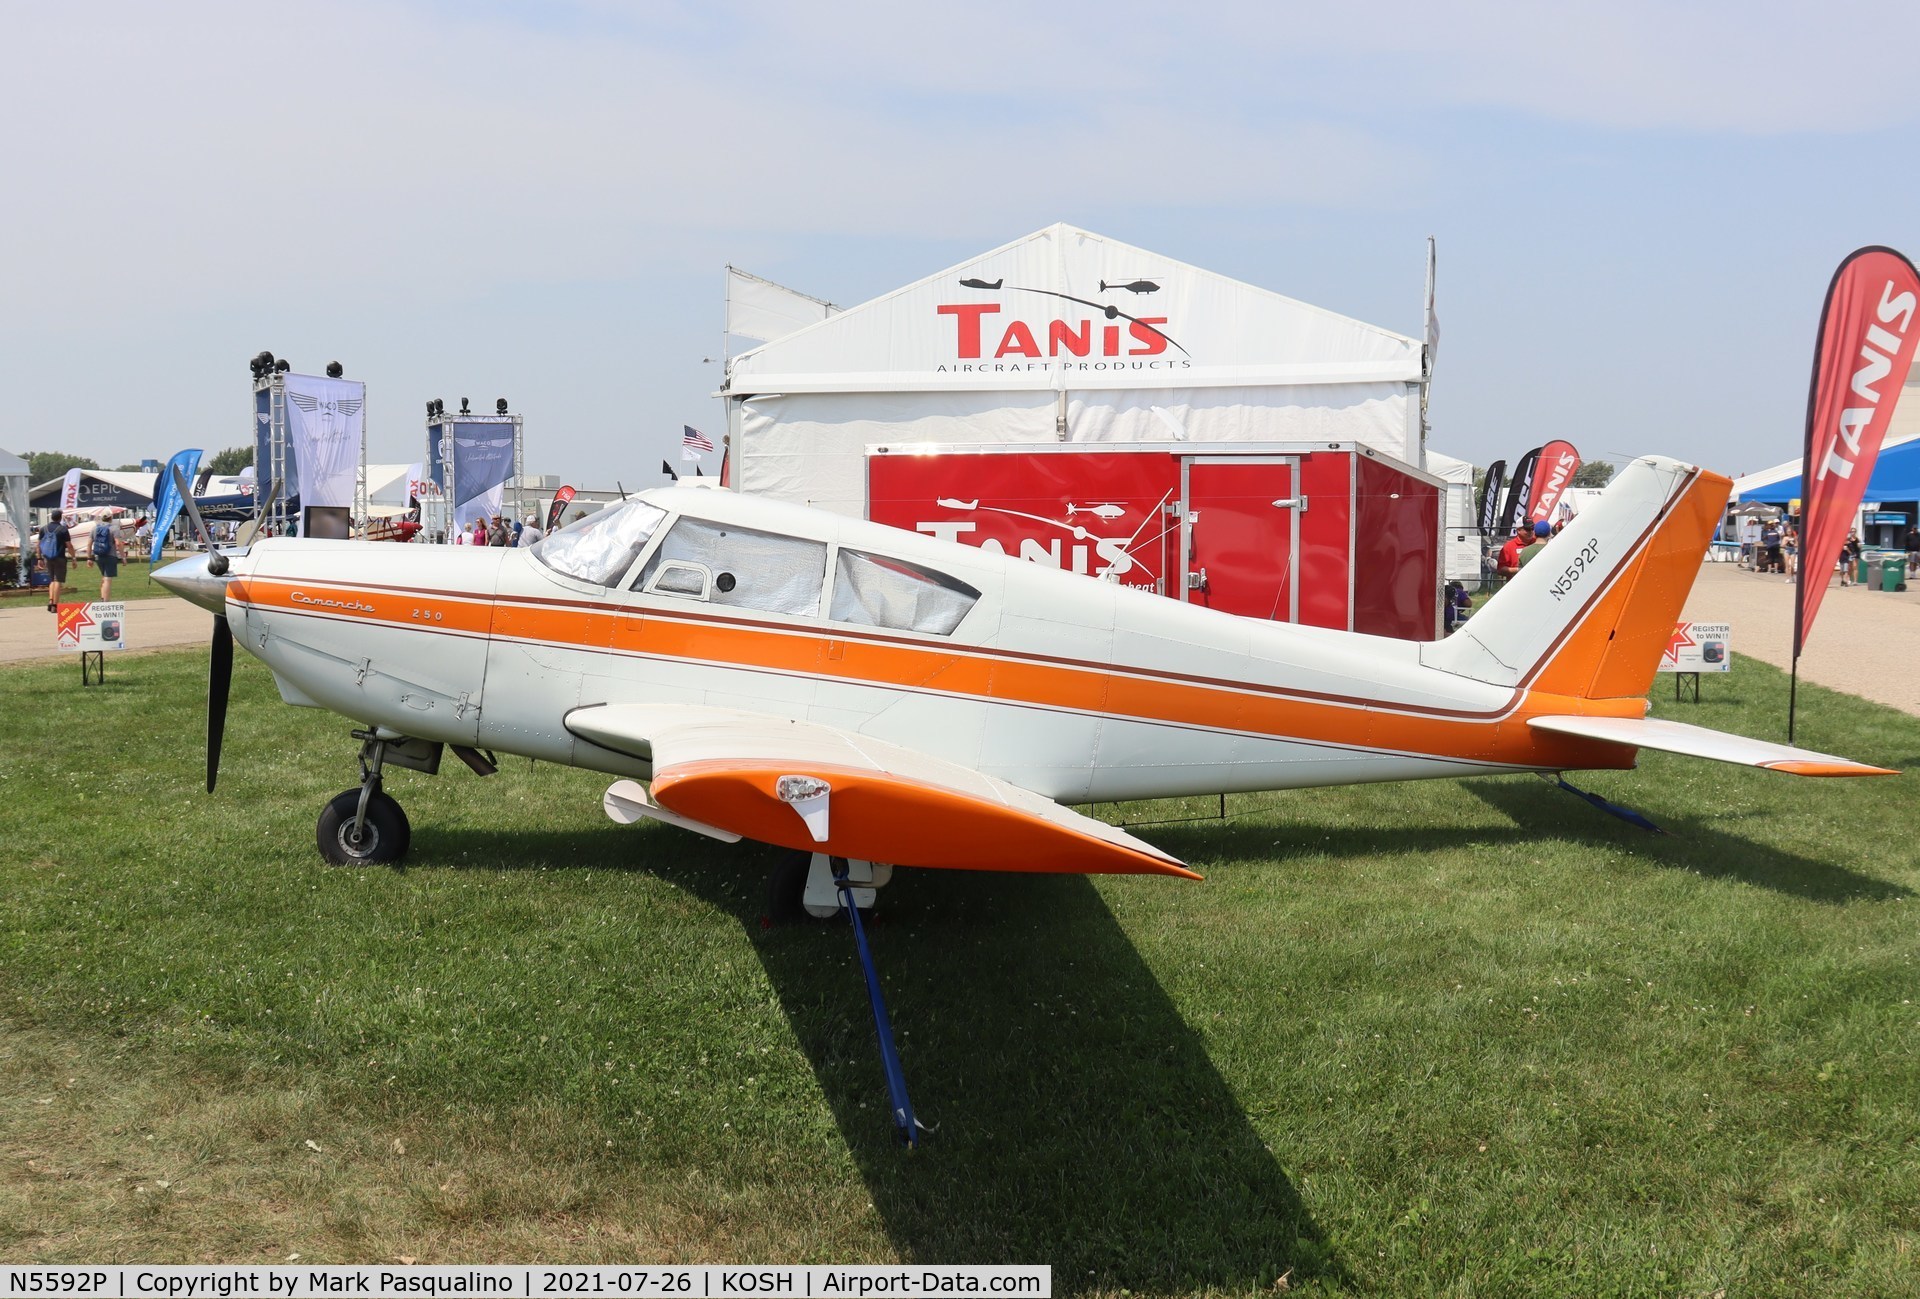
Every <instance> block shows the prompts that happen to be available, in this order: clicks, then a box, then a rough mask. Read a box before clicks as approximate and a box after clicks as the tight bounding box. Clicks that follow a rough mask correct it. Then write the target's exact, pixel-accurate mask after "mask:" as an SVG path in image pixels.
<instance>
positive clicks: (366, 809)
mask: <svg viewBox="0 0 1920 1299" xmlns="http://www.w3.org/2000/svg"><path fill="white" fill-rule="evenodd" d="M353 737H354V738H355V739H356V740H359V741H360V788H358V789H349V790H346V791H344V792H342V793H341V794H339V795H337V796H336V797H335V798H334V799H333V801H332V802H330V803H328V804H327V806H326V809H325V810H324V811H322V812H321V813H320V824H319V826H318V827H316V830H315V837H316V838H317V840H318V841H319V844H320V855H321V856H322V857H325V858H326V859H327V860H328V861H330V862H332V863H333V864H334V865H335V866H383V865H386V864H387V863H389V862H397V861H399V860H400V859H401V858H402V857H404V856H406V854H407V844H408V842H409V841H410V840H411V839H412V837H413V828H412V827H411V826H410V825H408V824H407V814H406V813H405V812H403V811H401V810H400V804H399V803H397V802H395V801H394V799H393V797H392V795H390V794H388V793H387V792H386V791H385V790H383V789H382V788H381V787H380V769H381V768H382V767H383V766H385V765H386V760H387V744H388V741H386V740H383V739H381V738H379V736H378V735H376V734H375V733H374V732H372V731H355V732H354V733H353Z"/></svg>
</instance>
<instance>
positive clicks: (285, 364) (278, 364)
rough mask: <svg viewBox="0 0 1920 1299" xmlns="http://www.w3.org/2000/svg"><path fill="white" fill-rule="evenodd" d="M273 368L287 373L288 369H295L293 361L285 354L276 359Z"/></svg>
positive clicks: (278, 372) (279, 372)
mask: <svg viewBox="0 0 1920 1299" xmlns="http://www.w3.org/2000/svg"><path fill="white" fill-rule="evenodd" d="M273 368H274V371H275V373H277V374H285V373H286V372H287V371H289V370H291V369H293V362H292V361H289V360H288V359H287V358H286V357H284V356H283V357H281V358H280V359H279V360H278V361H275V362H274V363H273Z"/></svg>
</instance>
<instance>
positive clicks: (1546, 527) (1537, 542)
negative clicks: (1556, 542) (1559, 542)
mask: <svg viewBox="0 0 1920 1299" xmlns="http://www.w3.org/2000/svg"><path fill="white" fill-rule="evenodd" d="M1552 538H1553V525H1552V524H1551V523H1548V522H1547V521H1546V520H1545V519H1542V520H1540V522H1538V523H1536V524H1534V525H1533V544H1532V545H1530V546H1527V547H1526V548H1524V549H1523V550H1521V552H1520V567H1522V568H1525V567H1526V566H1527V561H1528V560H1530V559H1532V558H1533V557H1534V556H1535V555H1537V554H1539V553H1540V552H1541V551H1543V550H1545V549H1546V548H1547V542H1548V541H1550V540H1552Z"/></svg>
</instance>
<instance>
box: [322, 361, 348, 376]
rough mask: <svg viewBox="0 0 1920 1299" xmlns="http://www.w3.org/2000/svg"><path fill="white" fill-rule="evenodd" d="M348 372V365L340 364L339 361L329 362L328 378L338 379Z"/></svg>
mask: <svg viewBox="0 0 1920 1299" xmlns="http://www.w3.org/2000/svg"><path fill="white" fill-rule="evenodd" d="M346 372H347V367H346V366H344V365H342V364H340V363H339V362H338V361H328V362H327V378H329V379H338V378H339V377H340V376H341V375H343V374H345V373H346Z"/></svg>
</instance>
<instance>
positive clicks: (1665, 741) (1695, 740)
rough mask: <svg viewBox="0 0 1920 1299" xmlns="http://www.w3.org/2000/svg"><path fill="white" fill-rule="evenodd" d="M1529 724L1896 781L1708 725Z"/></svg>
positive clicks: (1644, 745)
mask: <svg viewBox="0 0 1920 1299" xmlns="http://www.w3.org/2000/svg"><path fill="white" fill-rule="evenodd" d="M1527 725H1528V726H1532V727H1535V728H1536V729H1538V730H1542V731H1553V732H1555V733H1557V734H1560V735H1578V736H1581V737H1583V738H1585V739H1589V740H1605V741H1608V742H1609V743H1612V744H1625V745H1630V746H1632V747H1633V748H1636V749H1658V750H1660V751H1661V752H1663V753H1679V754H1684V755H1686V756H1687V757H1689V758H1712V759H1713V760H1714V761H1716V762H1736V763H1741V764H1743V765H1745V766H1749V767H1764V768H1765V769H1766V770H1768V771H1784V772H1788V773H1790V774H1792V775H1795V776H1897V775H1899V774H1900V773H1899V772H1897V771H1891V770H1889V769H1888V768H1886V767H1869V766H1867V765H1866V764H1865V763H1863V762H1853V761H1851V760H1849V759H1847V758H1836V757H1834V756H1833V755H1832V754H1831V753H1815V752H1813V751H1812V750H1811V749H1796V748H1792V747H1790V746H1788V745H1785V744H1774V743H1771V742H1770V741H1767V740H1750V739H1748V738H1747V737H1746V736H1744V735H1728V734H1727V733H1726V732H1725V731H1711V730H1708V729H1707V728H1706V727H1704V726H1689V725H1688V724H1687V723H1685V722H1669V721H1666V720H1664V719H1662V718H1656V717H1530V718H1528V719H1527Z"/></svg>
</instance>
